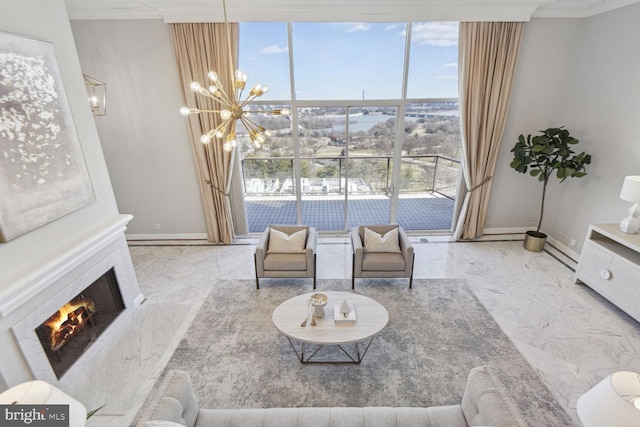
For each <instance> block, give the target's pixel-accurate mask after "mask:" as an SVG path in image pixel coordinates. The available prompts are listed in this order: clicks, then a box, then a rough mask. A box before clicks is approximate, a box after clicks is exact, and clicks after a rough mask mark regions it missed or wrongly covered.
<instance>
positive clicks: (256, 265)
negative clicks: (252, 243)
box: [253, 254, 260, 289]
mask: <svg viewBox="0 0 640 427" xmlns="http://www.w3.org/2000/svg"><path fill="white" fill-rule="evenodd" d="M253 267H254V269H255V272H256V289H260V282H259V280H258V259H257V258H256V254H253Z"/></svg>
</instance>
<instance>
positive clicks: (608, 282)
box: [574, 224, 640, 321]
mask: <svg viewBox="0 0 640 427" xmlns="http://www.w3.org/2000/svg"><path fill="white" fill-rule="evenodd" d="M574 280H575V282H576V283H585V284H586V285H588V286H589V287H591V288H593V289H594V290H595V291H596V292H598V293H599V294H601V295H602V296H604V297H605V298H606V299H608V300H609V301H611V302H612V303H613V304H615V305H616V306H618V307H619V308H620V309H622V310H624V311H625V312H626V313H627V314H629V315H630V316H631V317H633V318H634V319H636V320H638V321H640V233H636V234H627V233H624V232H622V231H620V228H619V227H618V224H595V225H590V226H589V231H588V232H587V237H586V239H585V242H584V247H583V248H582V254H581V255H580V262H579V263H578V269H577V270H576V274H575V276H574Z"/></svg>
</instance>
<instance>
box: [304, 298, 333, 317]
mask: <svg viewBox="0 0 640 427" xmlns="http://www.w3.org/2000/svg"><path fill="white" fill-rule="evenodd" d="M327 302H329V297H328V296H326V295H325V294H321V293H316V294H313V295H311V297H309V303H310V304H311V306H312V307H313V315H314V316H315V317H324V306H325V305H327Z"/></svg>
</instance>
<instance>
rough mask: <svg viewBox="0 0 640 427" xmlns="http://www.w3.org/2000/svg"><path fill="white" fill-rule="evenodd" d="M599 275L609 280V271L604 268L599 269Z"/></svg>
mask: <svg viewBox="0 0 640 427" xmlns="http://www.w3.org/2000/svg"><path fill="white" fill-rule="evenodd" d="M600 277H602V278H603V279H604V280H609V279H610V278H611V272H610V271H609V270H607V269H606V268H605V269H603V270H601V271H600Z"/></svg>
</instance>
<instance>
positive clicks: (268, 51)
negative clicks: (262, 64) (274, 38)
mask: <svg viewBox="0 0 640 427" xmlns="http://www.w3.org/2000/svg"><path fill="white" fill-rule="evenodd" d="M286 52H289V48H288V47H280V46H278V45H275V44H272V45H270V46H267V47H265V48H263V49H262V50H261V51H260V53H262V54H265V55H276V54H278V53H286Z"/></svg>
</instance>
